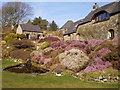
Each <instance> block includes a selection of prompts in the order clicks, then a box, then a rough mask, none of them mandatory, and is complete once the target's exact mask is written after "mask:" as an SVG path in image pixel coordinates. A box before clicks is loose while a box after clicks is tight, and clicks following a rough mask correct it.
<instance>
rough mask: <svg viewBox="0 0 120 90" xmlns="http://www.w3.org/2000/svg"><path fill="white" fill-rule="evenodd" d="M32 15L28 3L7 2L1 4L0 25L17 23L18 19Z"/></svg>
mask: <svg viewBox="0 0 120 90" xmlns="http://www.w3.org/2000/svg"><path fill="white" fill-rule="evenodd" d="M29 15H32V8H31V7H30V5H28V4H26V3H23V2H7V3H5V4H4V5H3V6H2V25H3V26H8V25H11V24H14V25H17V23H18V21H19V20H21V19H25V18H26V17H28V16H29Z"/></svg>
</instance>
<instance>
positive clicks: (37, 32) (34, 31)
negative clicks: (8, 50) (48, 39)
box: [16, 21, 43, 39]
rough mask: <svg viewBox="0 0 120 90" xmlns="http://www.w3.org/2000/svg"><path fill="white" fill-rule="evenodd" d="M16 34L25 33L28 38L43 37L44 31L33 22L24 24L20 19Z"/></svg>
mask: <svg viewBox="0 0 120 90" xmlns="http://www.w3.org/2000/svg"><path fill="white" fill-rule="evenodd" d="M16 34H25V35H26V38H27V39H33V38H41V37H43V33H42V31H41V29H40V27H39V26H37V25H32V24H22V22H21V21H19V25H18V28H17V30H16Z"/></svg>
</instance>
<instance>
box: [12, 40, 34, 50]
mask: <svg viewBox="0 0 120 90" xmlns="http://www.w3.org/2000/svg"><path fill="white" fill-rule="evenodd" d="M10 44H11V45H13V46H14V47H15V48H18V49H25V48H31V47H34V44H33V43H32V42H31V40H13V41H11V42H10Z"/></svg>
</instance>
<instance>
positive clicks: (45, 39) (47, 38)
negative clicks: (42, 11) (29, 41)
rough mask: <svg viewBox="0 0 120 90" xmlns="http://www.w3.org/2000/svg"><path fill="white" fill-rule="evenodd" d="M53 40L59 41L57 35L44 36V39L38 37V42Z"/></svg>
mask: <svg viewBox="0 0 120 90" xmlns="http://www.w3.org/2000/svg"><path fill="white" fill-rule="evenodd" d="M54 41H60V39H59V38H57V37H46V38H44V39H40V40H39V42H50V43H51V42H54Z"/></svg>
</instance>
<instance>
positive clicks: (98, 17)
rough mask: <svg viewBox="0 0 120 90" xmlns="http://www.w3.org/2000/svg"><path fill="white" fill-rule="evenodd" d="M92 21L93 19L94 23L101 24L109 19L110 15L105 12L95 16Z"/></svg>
mask: <svg viewBox="0 0 120 90" xmlns="http://www.w3.org/2000/svg"><path fill="white" fill-rule="evenodd" d="M94 19H95V22H101V21H104V20H108V19H110V15H109V13H107V12H102V13H99V14H97V15H95V18H94Z"/></svg>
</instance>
